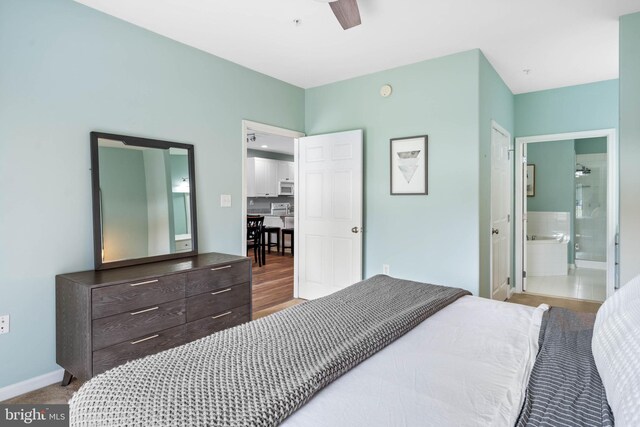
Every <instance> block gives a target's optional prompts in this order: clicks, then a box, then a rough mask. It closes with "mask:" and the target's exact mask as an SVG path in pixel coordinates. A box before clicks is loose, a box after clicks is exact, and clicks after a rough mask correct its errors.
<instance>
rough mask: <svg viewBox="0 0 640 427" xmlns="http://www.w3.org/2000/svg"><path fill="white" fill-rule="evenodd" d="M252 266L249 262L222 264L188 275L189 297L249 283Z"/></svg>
mask: <svg viewBox="0 0 640 427" xmlns="http://www.w3.org/2000/svg"><path fill="white" fill-rule="evenodd" d="M250 275H251V264H250V263H249V262H237V263H233V264H221V265H217V266H214V267H209V268H205V269H202V270H196V271H191V272H189V273H187V281H188V283H189V286H188V287H187V296H188V297H190V296H193V295H198V294H201V293H204V292H209V291H215V290H217V289H220V288H224V287H228V286H233V285H238V284H240V283H246V282H248V281H249V279H250V277H251V276H250Z"/></svg>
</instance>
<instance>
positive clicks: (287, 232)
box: [282, 228, 293, 255]
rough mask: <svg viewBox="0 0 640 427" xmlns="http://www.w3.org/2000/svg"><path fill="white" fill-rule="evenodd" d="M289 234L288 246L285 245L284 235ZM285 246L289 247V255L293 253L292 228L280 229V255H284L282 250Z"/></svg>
mask: <svg viewBox="0 0 640 427" xmlns="http://www.w3.org/2000/svg"><path fill="white" fill-rule="evenodd" d="M286 235H289V236H290V239H289V242H290V243H291V244H290V245H289V246H287V241H286V239H285V238H284V236H286ZM286 248H290V249H291V255H293V228H283V229H282V255H284V250H285V249H286Z"/></svg>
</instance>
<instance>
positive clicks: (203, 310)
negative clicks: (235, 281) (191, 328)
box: [187, 283, 251, 322]
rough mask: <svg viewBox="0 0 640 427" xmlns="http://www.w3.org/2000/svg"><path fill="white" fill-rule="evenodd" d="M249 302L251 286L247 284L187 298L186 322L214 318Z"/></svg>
mask: <svg viewBox="0 0 640 427" xmlns="http://www.w3.org/2000/svg"><path fill="white" fill-rule="evenodd" d="M250 301H251V286H249V284H248V283H245V284H242V285H237V286H230V287H228V288H223V289H218V290H216V291H213V292H206V293H204V294H200V295H196V296H194V297H191V298H187V322H191V321H194V320H197V319H202V318H204V317H208V316H215V315H217V314H221V313H224V312H225V311H229V310H230V309H232V308H236V307H240V306H243V305H246V304H249V303H250Z"/></svg>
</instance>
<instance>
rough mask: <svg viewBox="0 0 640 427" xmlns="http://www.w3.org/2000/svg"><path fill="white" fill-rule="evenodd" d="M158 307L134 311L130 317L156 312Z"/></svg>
mask: <svg viewBox="0 0 640 427" xmlns="http://www.w3.org/2000/svg"><path fill="white" fill-rule="evenodd" d="M159 308H160V307H153V308H147V309H146V310H140V311H136V312H134V313H131V315H132V316H135V315H136V314H142V313H146V312H148V311H153V310H157V309H159Z"/></svg>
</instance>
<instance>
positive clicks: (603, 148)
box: [575, 137, 607, 154]
mask: <svg viewBox="0 0 640 427" xmlns="http://www.w3.org/2000/svg"><path fill="white" fill-rule="evenodd" d="M575 149H576V154H594V153H606V152H607V138H606V137H600V138H582V139H576V146H575Z"/></svg>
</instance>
